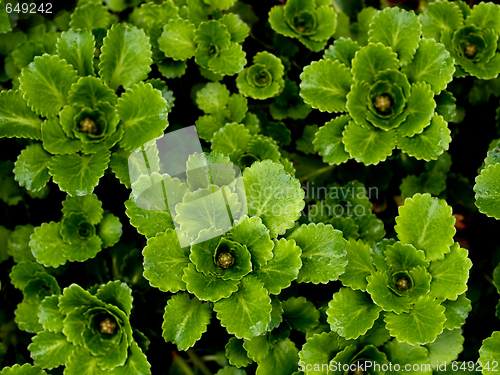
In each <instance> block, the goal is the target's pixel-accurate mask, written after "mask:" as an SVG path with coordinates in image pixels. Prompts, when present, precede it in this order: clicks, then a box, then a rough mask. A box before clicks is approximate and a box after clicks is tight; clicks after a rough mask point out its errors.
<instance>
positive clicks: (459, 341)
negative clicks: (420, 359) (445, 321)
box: [425, 329, 464, 369]
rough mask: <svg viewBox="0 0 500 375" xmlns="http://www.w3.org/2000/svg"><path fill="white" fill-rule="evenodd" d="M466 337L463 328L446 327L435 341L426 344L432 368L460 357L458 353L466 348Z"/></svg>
mask: <svg viewBox="0 0 500 375" xmlns="http://www.w3.org/2000/svg"><path fill="white" fill-rule="evenodd" d="M463 343H464V337H463V336H462V333H461V329H454V330H451V331H450V330H447V329H445V330H444V331H443V333H441V334H440V335H439V336H438V337H437V338H436V340H435V341H433V342H432V343H430V344H426V345H425V347H426V348H427V349H428V350H429V359H430V361H431V366H432V368H434V369H435V368H437V366H438V365H439V364H440V363H446V362H452V361H454V360H456V359H457V358H458V355H459V354H460V353H461V352H462V350H463V349H464V347H463Z"/></svg>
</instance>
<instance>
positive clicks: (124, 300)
mask: <svg viewBox="0 0 500 375" xmlns="http://www.w3.org/2000/svg"><path fill="white" fill-rule="evenodd" d="M95 296H96V297H97V298H99V299H100V300H101V301H103V302H106V303H109V304H111V305H115V306H116V307H118V308H119V309H120V310H122V311H123V312H124V313H125V314H127V315H130V312H131V311H132V301H133V298H132V289H130V288H129V287H128V285H127V284H125V283H122V282H121V281H119V280H115V281H109V282H108V283H107V284H104V285H102V286H101V287H100V288H99V289H98V290H97V293H95Z"/></svg>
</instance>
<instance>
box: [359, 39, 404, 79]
mask: <svg viewBox="0 0 500 375" xmlns="http://www.w3.org/2000/svg"><path fill="white" fill-rule="evenodd" d="M386 69H391V70H398V69H399V62H398V55H397V54H396V53H394V51H393V50H392V49H391V48H390V47H386V46H384V45H383V44H382V43H376V44H374V43H370V44H368V45H367V46H366V47H363V48H361V49H360V50H359V51H358V52H357V53H356V56H354V59H353V60H352V74H353V76H354V81H355V82H358V81H366V82H367V83H370V84H371V83H373V82H374V80H375V76H376V75H377V74H378V73H379V72H380V71H382V70H386Z"/></svg>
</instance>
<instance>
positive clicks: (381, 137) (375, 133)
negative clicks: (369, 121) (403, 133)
mask: <svg viewBox="0 0 500 375" xmlns="http://www.w3.org/2000/svg"><path fill="white" fill-rule="evenodd" d="M342 136H343V142H344V147H345V149H346V151H347V152H348V153H349V154H350V155H351V157H353V158H354V159H355V160H356V161H357V162H359V163H363V164H365V165H372V164H373V165H377V164H378V163H380V162H381V161H384V160H386V159H387V157H388V156H390V155H392V152H393V150H394V147H395V146H396V137H397V133H396V131H394V130H389V131H386V130H382V129H375V128H373V129H367V128H365V127H363V126H361V125H358V124H357V123H355V122H354V121H349V124H347V126H346V127H345V128H344V131H343V133H342Z"/></svg>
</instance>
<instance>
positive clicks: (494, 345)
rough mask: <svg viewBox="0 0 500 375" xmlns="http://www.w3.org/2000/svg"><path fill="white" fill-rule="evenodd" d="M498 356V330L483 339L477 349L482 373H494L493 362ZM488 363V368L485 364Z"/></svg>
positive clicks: (499, 354)
mask: <svg viewBox="0 0 500 375" xmlns="http://www.w3.org/2000/svg"><path fill="white" fill-rule="evenodd" d="M499 356H500V331H496V332H493V334H492V335H491V337H488V338H487V339H485V340H483V344H482V345H481V348H480V349H479V360H478V362H481V364H482V372H483V374H484V375H492V374H496V368H495V362H496V363H498V358H499ZM487 364H488V368H486V365H487Z"/></svg>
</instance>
